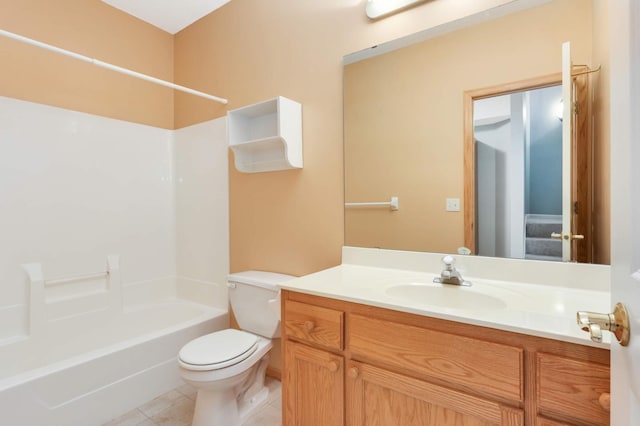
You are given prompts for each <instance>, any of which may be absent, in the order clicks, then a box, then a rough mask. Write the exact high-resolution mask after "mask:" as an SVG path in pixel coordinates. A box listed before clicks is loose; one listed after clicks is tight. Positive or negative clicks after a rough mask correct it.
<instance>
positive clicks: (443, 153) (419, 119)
mask: <svg viewBox="0 0 640 426" xmlns="http://www.w3.org/2000/svg"><path fill="white" fill-rule="evenodd" d="M589 6H590V3H589V2H584V0H561V1H560V0H559V1H555V2H552V3H549V4H546V5H544V6H540V7H536V8H533V9H529V10H525V11H522V12H520V13H516V14H513V15H509V16H506V17H504V18H501V19H498V20H494V21H491V22H488V23H485V24H482V25H476V26H473V27H470V28H467V29H465V30H461V31H456V32H454V33H451V34H448V35H446V36H443V37H439V38H436V39H433V40H428V41H425V42H422V43H420V44H417V45H413V46H410V47H407V48H404V49H401V50H398V51H395V52H392V53H388V54H385V55H381V56H377V57H374V58H372V59H369V60H366V61H361V62H357V63H354V64H351V65H349V66H347V67H345V123H346V124H345V164H346V167H345V169H346V173H347V175H346V182H347V185H346V192H345V195H346V199H347V201H367V200H370V201H375V200H384V199H385V198H388V197H389V196H391V195H396V196H398V197H399V200H400V210H398V211H396V212H392V211H390V210H389V209H362V208H351V209H348V210H347V213H346V231H347V232H346V244H347V245H354V246H363V247H383V248H390V249H404V250H419V251H434V252H445V253H455V252H456V251H457V248H458V247H460V246H463V245H464V232H463V231H464V229H463V219H464V218H463V212H462V211H463V210H464V206H462V207H463V208H462V211H460V212H447V211H445V199H446V198H460V199H461V201H462V198H463V195H464V182H463V147H464V145H463V93H464V92H465V91H468V90H475V89H480V88H484V87H489V86H495V85H499V84H506V83H511V82H515V81H519V80H525V79H531V78H535V77H540V76H545V75H549V74H553V73H559V72H560V71H561V67H562V50H561V46H562V43H563V42H565V41H571V43H572V46H571V47H572V57H573V59H574V62H575V63H578V64H591V63H592V13H591V12H592V11H591V7H589Z"/></svg>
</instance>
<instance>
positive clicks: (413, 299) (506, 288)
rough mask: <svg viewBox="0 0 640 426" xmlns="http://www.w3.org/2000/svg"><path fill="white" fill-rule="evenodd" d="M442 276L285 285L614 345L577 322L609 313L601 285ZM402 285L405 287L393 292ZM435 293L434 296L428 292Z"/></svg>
mask: <svg viewBox="0 0 640 426" xmlns="http://www.w3.org/2000/svg"><path fill="white" fill-rule="evenodd" d="M538 266H539V267H544V265H538ZM438 275H439V274H438V273H433V272H424V271H410V270H402V269H395V268H386V267H385V268H380V267H374V266H368V265H354V264H342V265H340V266H336V267H333V268H330V269H326V270H324V271H320V272H316V273H313V274H310V275H306V276H303V277H300V278H296V279H293V280H290V281H286V282H284V283H282V284H280V287H281V288H283V289H286V290H293V291H297V292H301V293H306V294H313V295H317V296H323V297H329V298H333V299H339V300H344V301H348V302H355V303H362V304H366V305H372V306H378V307H381V308H388V309H393V310H396V311H402V312H408V313H412V314H418V315H425V316H429V317H434V318H441V319H445V320H451V321H458V322H463V323H466V324H473V325H478V326H483V327H490V328H495V329H499V330H505V331H511V332H516V333H523V334H528V335H533V336H539V337H544V338H550V339H556V340H562V341H565V342H571V343H578V344H581V345H587V346H594V347H602V348H608V347H609V343H610V333H607V332H604V333H603V340H604V341H603V343H595V342H593V341H591V339H590V338H589V334H588V333H586V332H584V331H582V330H580V328H579V326H578V325H577V323H576V312H577V311H578V310H582V311H593V312H609V310H610V293H609V291H606V290H603V289H602V286H590V285H588V283H586V284H585V288H576V287H561V286H554V285H544V284H531V283H524V282H514V281H511V280H510V281H500V280H495V279H487V278H486V277H484V278H475V277H473V276H466V275H464V274H463V276H464V278H465V280H468V281H471V282H472V286H470V287H463V286H452V285H446V284H445V285H442V284H434V283H433V278H435V277H436V276H438ZM523 281H524V279H523ZM398 285H400V286H402V287H403V288H400V289H398V288H395V289H394V288H393V287H397V286H398ZM431 289H433V291H434V292H433V293H423V292H425V291H427V292H429V291H431ZM414 290H415V291H414ZM394 292H395V293H400V295H398V294H394Z"/></svg>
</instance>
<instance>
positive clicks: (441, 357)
mask: <svg viewBox="0 0 640 426" xmlns="http://www.w3.org/2000/svg"><path fill="white" fill-rule="evenodd" d="M348 342H349V350H350V351H351V354H352V357H353V358H358V359H361V360H365V361H369V362H371V363H376V364H379V365H381V366H387V367H391V368H401V369H403V370H404V371H406V372H407V373H408V374H419V375H422V376H430V377H433V378H436V379H438V380H439V381H441V382H442V383H446V384H450V385H456V384H457V385H461V386H463V387H464V388H466V389H471V390H473V391H475V392H477V393H480V394H482V395H485V394H490V395H494V396H498V397H502V398H507V399H510V400H513V401H523V353H524V351H523V349H522V348H517V347H512V346H507V345H503V344H499V343H493V342H487V341H484V340H478V339H473V338H470V337H464V336H458V335H454V334H449V333H444V332H439V331H433V330H428V329H425V328H421V327H416V326H412V325H407V324H400V323H395V322H390V321H384V320H379V319H374V318H369V317H365V316H361V315H357V314H351V315H349V319H348Z"/></svg>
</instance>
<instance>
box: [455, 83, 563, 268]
mask: <svg viewBox="0 0 640 426" xmlns="http://www.w3.org/2000/svg"><path fill="white" fill-rule="evenodd" d="M561 100H562V88H561V86H557V85H556V86H551V87H544V88H536V89H531V90H525V91H520V92H515V93H510V94H505V95H496V96H492V97H487V98H483V99H477V100H474V101H473V139H474V144H475V181H476V182H475V189H476V190H475V193H476V197H475V198H476V199H475V203H476V208H475V210H476V218H475V219H476V222H475V223H476V226H475V231H476V232H475V235H473V237H475V241H474V245H475V248H476V250H475V252H476V253H477V254H479V255H481V256H499V257H511V258H520V259H521V258H525V257H526V258H527V259H543V260H562V243H561V241H560V240H558V239H552V238H551V235H552V234H553V233H556V234H560V233H562V121H561V119H562V115H560V117H558V115H557V113H556V111H557V105H560V103H561ZM467 245H468V246H469V245H471V244H470V243H467Z"/></svg>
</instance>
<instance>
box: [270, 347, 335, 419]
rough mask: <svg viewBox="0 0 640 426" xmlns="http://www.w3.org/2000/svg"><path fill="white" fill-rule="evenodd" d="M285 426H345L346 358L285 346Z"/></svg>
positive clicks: (305, 348) (314, 350)
mask: <svg viewBox="0 0 640 426" xmlns="http://www.w3.org/2000/svg"><path fill="white" fill-rule="evenodd" d="M284 348H285V353H284V354H285V359H284V361H285V369H284V377H283V380H282V384H283V404H284V423H283V424H284V425H285V426H342V425H344V358H343V357H342V356H339V355H335V354H332V353H330V352H325V351H322V350H319V349H315V348H312V347H309V346H306V345H303V344H300V343H295V342H291V341H286V342H285V346H284Z"/></svg>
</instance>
